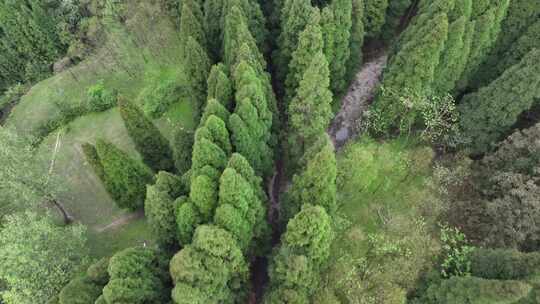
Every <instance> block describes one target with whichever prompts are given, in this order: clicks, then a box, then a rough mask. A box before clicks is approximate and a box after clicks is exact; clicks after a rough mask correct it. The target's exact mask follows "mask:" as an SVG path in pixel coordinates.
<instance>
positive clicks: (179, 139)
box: [171, 126, 194, 174]
mask: <svg viewBox="0 0 540 304" xmlns="http://www.w3.org/2000/svg"><path fill="white" fill-rule="evenodd" d="M193 141H194V133H193V131H190V130H188V129H186V128H184V127H183V126H177V127H176V128H175V130H174V133H173V138H172V140H171V145H172V150H173V160H174V166H175V168H176V171H177V172H179V173H181V174H184V173H186V172H187V171H188V170H189V168H191V154H192V152H193Z"/></svg>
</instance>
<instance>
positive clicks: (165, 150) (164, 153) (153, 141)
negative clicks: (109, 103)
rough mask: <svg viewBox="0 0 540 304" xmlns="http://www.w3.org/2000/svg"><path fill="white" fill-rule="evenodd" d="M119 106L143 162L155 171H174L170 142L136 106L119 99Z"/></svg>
mask: <svg viewBox="0 0 540 304" xmlns="http://www.w3.org/2000/svg"><path fill="white" fill-rule="evenodd" d="M118 106H119V109H120V115H121V116H122V119H123V121H124V125H125V126H126V129H127V132H128V134H129V136H130V137H131V139H132V140H133V142H134V143H135V147H136V148H137V151H139V153H140V154H141V157H142V159H143V161H144V162H145V163H146V164H147V165H148V166H149V167H150V168H152V169H154V170H155V171H160V170H164V171H173V168H174V164H173V158H172V155H173V154H172V150H171V148H170V146H169V141H168V140H167V139H166V138H165V137H163V135H162V134H161V132H159V130H158V128H157V127H156V126H155V125H154V124H153V123H152V121H150V119H149V118H147V117H146V116H145V115H144V113H143V112H142V111H141V110H140V109H139V108H138V107H137V106H136V105H134V104H133V103H131V102H129V101H127V100H126V99H124V98H119V99H118Z"/></svg>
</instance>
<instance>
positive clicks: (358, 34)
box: [347, 0, 365, 80]
mask: <svg viewBox="0 0 540 304" xmlns="http://www.w3.org/2000/svg"><path fill="white" fill-rule="evenodd" d="M352 9H353V10H352V26H351V39H350V44H349V49H350V53H351V56H350V58H349V62H348V63H347V67H348V71H347V79H349V80H350V79H352V78H353V75H354V74H355V73H356V70H357V69H358V68H359V67H360V65H361V64H362V46H363V45H364V36H365V26H364V0H353V1H352Z"/></svg>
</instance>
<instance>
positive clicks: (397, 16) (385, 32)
mask: <svg viewBox="0 0 540 304" xmlns="http://www.w3.org/2000/svg"><path fill="white" fill-rule="evenodd" d="M411 4H413V1H412V0H393V1H389V3H388V8H387V10H386V18H385V22H384V25H383V27H382V29H381V36H382V38H383V39H384V40H386V41H389V40H391V39H392V38H393V37H394V36H395V34H396V31H397V30H398V27H399V25H400V23H401V18H402V17H403V16H404V15H405V13H406V12H407V9H408V8H409V7H410V6H411Z"/></svg>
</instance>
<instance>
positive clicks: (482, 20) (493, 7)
mask: <svg viewBox="0 0 540 304" xmlns="http://www.w3.org/2000/svg"><path fill="white" fill-rule="evenodd" d="M509 3H510V0H501V1H491V2H490V3H482V1H479V2H478V3H477V1H475V2H474V3H473V11H472V20H471V22H474V24H475V32H474V37H473V43H472V47H471V51H470V54H469V59H468V61H467V66H466V68H465V72H464V73H463V76H462V77H461V80H460V82H459V89H464V88H466V87H467V86H468V85H469V82H470V81H471V79H472V78H473V77H474V75H475V73H477V72H478V69H479V67H480V65H481V64H482V63H483V62H484V60H486V58H487V56H488V54H489V53H490V51H491V49H492V47H493V45H494V43H495V41H496V40H497V37H498V35H499V32H500V30H501V23H502V21H503V19H504V17H505V16H506V12H507V11H508V5H509Z"/></svg>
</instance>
